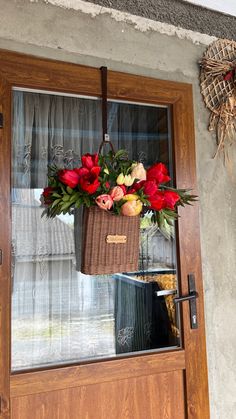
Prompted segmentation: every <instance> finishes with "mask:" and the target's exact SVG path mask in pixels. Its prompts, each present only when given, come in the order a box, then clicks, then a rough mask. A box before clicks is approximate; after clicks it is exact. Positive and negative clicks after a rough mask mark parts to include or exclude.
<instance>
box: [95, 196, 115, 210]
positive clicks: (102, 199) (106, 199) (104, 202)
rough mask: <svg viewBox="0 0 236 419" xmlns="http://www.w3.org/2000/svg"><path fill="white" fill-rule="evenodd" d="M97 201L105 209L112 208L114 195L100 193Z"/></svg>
mask: <svg viewBox="0 0 236 419" xmlns="http://www.w3.org/2000/svg"><path fill="white" fill-rule="evenodd" d="M95 201H96V204H97V205H98V206H99V208H101V209H104V210H109V209H111V207H112V205H113V199H112V197H111V196H110V195H107V194H103V195H99V196H98V197H97V198H96V200H95Z"/></svg>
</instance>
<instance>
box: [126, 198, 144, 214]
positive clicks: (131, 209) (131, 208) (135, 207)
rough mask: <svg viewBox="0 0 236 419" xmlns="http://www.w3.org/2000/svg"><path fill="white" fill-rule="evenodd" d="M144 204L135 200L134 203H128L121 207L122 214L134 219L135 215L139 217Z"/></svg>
mask: <svg viewBox="0 0 236 419" xmlns="http://www.w3.org/2000/svg"><path fill="white" fill-rule="evenodd" d="M142 208H143V204H142V202H141V201H139V199H138V200H133V201H127V202H126V203H125V204H123V205H122V207H121V214H122V215H126V216H128V217H134V216H135V215H139V214H140V212H141V211H142Z"/></svg>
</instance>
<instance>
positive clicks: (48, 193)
mask: <svg viewBox="0 0 236 419" xmlns="http://www.w3.org/2000/svg"><path fill="white" fill-rule="evenodd" d="M54 190H55V189H54V188H52V187H51V186H48V187H47V188H44V190H43V193H42V195H43V201H44V204H45V205H50V204H51V203H52V194H53V192H54Z"/></svg>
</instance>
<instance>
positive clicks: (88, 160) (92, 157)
mask: <svg viewBox="0 0 236 419" xmlns="http://www.w3.org/2000/svg"><path fill="white" fill-rule="evenodd" d="M81 161H82V166H83V167H86V168H87V169H89V170H90V169H92V167H94V166H97V165H98V154H89V153H87V154H84V156H82V157H81Z"/></svg>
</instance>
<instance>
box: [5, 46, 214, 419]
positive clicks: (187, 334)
mask: <svg viewBox="0 0 236 419" xmlns="http://www.w3.org/2000/svg"><path fill="white" fill-rule="evenodd" d="M0 64H1V65H0V75H1V88H0V99H1V100H0V110H3V113H4V128H3V129H0V140H1V141H0V150H1V157H0V162H1V165H0V168H1V176H0V180H1V182H0V183H1V197H2V200H1V203H0V211H1V217H2V218H3V217H4V223H2V224H1V227H0V246H1V248H2V249H3V250H4V252H3V253H4V254H3V260H2V264H0V284H1V288H0V325H1V331H0V333H1V334H0V349H1V351H0V366H1V368H2V373H1V377H0V397H1V399H0V419H6V418H9V403H8V400H9V396H10V395H11V417H12V419H67V418H68V419H69V418H70V419H103V418H106V419H126V418H128V419H154V418H155V419H184V418H188V419H209V409H208V390H207V368H206V356H205V333H204V309H203V290H202V278H201V259H200V239H199V221H198V209H197V205H194V206H193V207H192V208H188V209H186V212H185V213H184V214H183V215H182V212H181V211H180V215H182V217H180V219H179V223H178V243H179V244H178V249H179V255H178V265H179V276H180V279H181V284H180V289H181V292H182V293H183V294H185V293H187V292H188V283H187V274H188V273H191V272H193V273H195V276H196V285H197V291H198V293H199V299H198V320H199V328H198V329H197V330H191V329H190V322H189V308H188V303H185V304H184V306H183V309H182V310H181V318H182V326H183V330H182V331H183V333H182V338H183V350H177V351H174V352H172V351H169V352H165V353H156V354H155V355H153V354H152V355H146V356H138V357H134V358H125V359H116V360H110V361H107V362H98V363H93V364H89V365H81V366H70V367H62V368H55V369H51V370H44V371H38V372H25V373H20V374H15V375H12V376H11V377H10V373H9V366H10V359H9V358H10V325H9V323H10V322H9V319H10V281H11V279H10V278H11V273H10V271H11V260H10V259H11V258H10V255H11V251H10V245H11V237H10V230H11V227H10V226H11V213H10V185H11V181H10V156H11V94H12V87H14V86H21V87H26V88H32V89H34V88H38V89H42V90H54V91H60V92H67V93H75V94H84V95H91V96H95V97H98V96H100V95H101V85H100V73H99V70H98V69H95V68H87V67H84V66H78V65H74V64H67V63H62V62H54V61H50V60H45V59H38V58H36V57H29V56H25V55H23V54H17V53H13V52H8V51H0ZM108 95H109V97H110V98H113V99H122V100H130V101H137V102H144V103H145V102H146V103H154V104H167V105H169V106H170V107H171V109H172V119H173V138H174V144H173V148H174V152H175V173H176V184H177V187H178V188H186V187H190V188H192V189H193V190H195V188H196V171H195V148H194V126H193V110H192V88H191V86H190V85H187V84H184V83H175V82H170V81H163V80H155V79H151V78H145V77H139V76H134V75H128V74H123V73H116V72H109V75H108ZM186 214H187V215H186ZM193 239H194V240H193ZM9 378H10V379H11V386H10V387H11V390H10V388H9ZM185 408H186V411H185Z"/></svg>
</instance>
